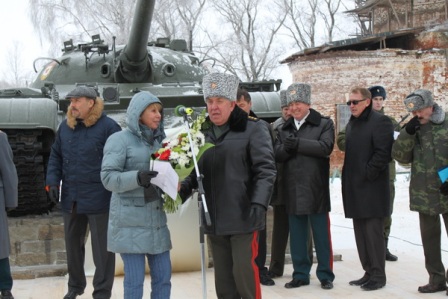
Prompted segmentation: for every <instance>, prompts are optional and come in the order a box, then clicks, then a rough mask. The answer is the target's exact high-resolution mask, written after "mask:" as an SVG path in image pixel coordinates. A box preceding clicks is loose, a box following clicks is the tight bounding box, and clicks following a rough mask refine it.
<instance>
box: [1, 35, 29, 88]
mask: <svg viewBox="0 0 448 299" xmlns="http://www.w3.org/2000/svg"><path fill="white" fill-rule="evenodd" d="M22 49H23V44H22V43H20V42H18V41H13V42H12V43H11V45H10V47H9V48H8V56H7V68H6V69H5V70H3V78H4V84H6V85H8V86H26V85H27V78H28V77H29V75H30V72H29V71H27V70H26V69H25V68H24V67H23V65H22Z"/></svg>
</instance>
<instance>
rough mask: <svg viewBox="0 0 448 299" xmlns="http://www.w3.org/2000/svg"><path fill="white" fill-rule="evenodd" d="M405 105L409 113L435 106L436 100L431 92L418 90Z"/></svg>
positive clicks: (406, 100) (407, 98) (408, 98)
mask: <svg viewBox="0 0 448 299" xmlns="http://www.w3.org/2000/svg"><path fill="white" fill-rule="evenodd" d="M404 105H405V106H406V109H407V110H408V111H409V112H412V111H415V110H419V109H423V108H426V107H431V106H434V98H433V97H432V94H431V92H430V91H429V90H426V89H417V90H415V91H414V92H412V93H411V94H409V95H408V96H407V97H406V99H404Z"/></svg>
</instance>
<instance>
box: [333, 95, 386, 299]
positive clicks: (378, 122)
mask: <svg viewBox="0 0 448 299" xmlns="http://www.w3.org/2000/svg"><path fill="white" fill-rule="evenodd" d="M347 105H349V106H350V111H351V114H352V116H351V118H350V121H349V122H348V124H347V126H346V128H345V132H346V137H345V159H344V165H343V168H342V199H343V204H344V212H345V217H346V218H352V219H353V228H354V232H355V240H356V247H357V249H358V254H359V259H360V261H361V265H362V267H363V269H364V271H365V273H364V276H363V277H362V278H360V279H357V280H353V281H350V282H349V283H350V285H355V286H361V288H362V289H364V290H367V291H372V290H377V289H380V288H382V287H384V286H385V285H386V272H385V256H386V248H385V246H384V236H383V223H384V218H385V217H388V216H390V190H389V166H388V164H389V162H390V161H391V150H392V144H393V141H394V138H393V135H394V128H393V125H392V121H391V120H390V119H389V118H388V117H387V116H385V115H383V114H380V113H378V112H376V111H374V110H372V100H371V94H370V92H369V90H368V89H366V88H362V87H355V88H352V90H351V91H350V95H349V101H348V102H347ZM379 128H381V129H379ZM338 146H339V143H338Z"/></svg>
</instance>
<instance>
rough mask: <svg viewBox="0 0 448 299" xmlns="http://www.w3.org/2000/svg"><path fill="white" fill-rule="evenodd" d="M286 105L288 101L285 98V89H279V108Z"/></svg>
mask: <svg viewBox="0 0 448 299" xmlns="http://www.w3.org/2000/svg"><path fill="white" fill-rule="evenodd" d="M287 106H288V102H287V100H286V90H280V108H284V107H287Z"/></svg>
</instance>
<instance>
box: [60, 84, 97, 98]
mask: <svg viewBox="0 0 448 299" xmlns="http://www.w3.org/2000/svg"><path fill="white" fill-rule="evenodd" d="M97 96H98V93H97V92H96V90H95V88H93V87H90V86H83V85H81V86H76V88H75V89H73V90H72V91H70V92H69V93H68V94H67V95H66V96H65V98H66V99H71V98H82V97H86V98H88V99H93V100H95V99H96V97H97Z"/></svg>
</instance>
